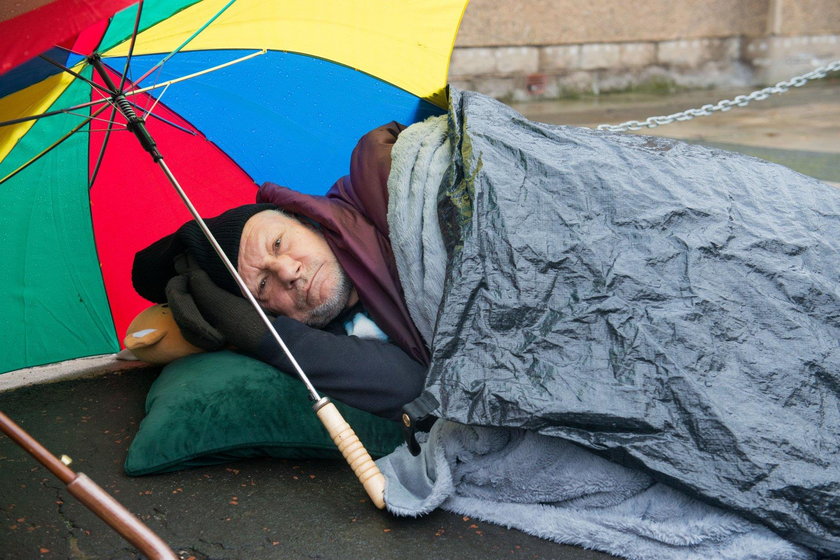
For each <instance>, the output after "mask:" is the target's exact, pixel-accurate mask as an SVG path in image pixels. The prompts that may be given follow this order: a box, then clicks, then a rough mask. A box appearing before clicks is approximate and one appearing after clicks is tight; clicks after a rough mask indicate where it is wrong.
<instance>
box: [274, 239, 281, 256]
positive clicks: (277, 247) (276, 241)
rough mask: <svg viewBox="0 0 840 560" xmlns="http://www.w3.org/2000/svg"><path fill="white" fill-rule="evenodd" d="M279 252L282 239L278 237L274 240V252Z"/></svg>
mask: <svg viewBox="0 0 840 560" xmlns="http://www.w3.org/2000/svg"><path fill="white" fill-rule="evenodd" d="M279 250H280V238H279V237H278V238H277V239H275V240H274V252H275V253H276V252H277V251H279Z"/></svg>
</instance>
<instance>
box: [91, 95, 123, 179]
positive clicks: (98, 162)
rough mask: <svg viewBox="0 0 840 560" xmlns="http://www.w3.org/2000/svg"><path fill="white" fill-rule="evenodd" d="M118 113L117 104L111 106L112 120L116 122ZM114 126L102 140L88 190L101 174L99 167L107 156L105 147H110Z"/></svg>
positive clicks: (107, 130)
mask: <svg viewBox="0 0 840 560" xmlns="http://www.w3.org/2000/svg"><path fill="white" fill-rule="evenodd" d="M116 114H117V108H116V106H114V107H111V118H110V119H109V121H110V122H114V117H115V116H116ZM113 130H114V129H113V128H108V129H106V130H105V139H104V140H103V141H102V147H101V148H100V149H99V155H98V156H97V157H96V164H95V165H94V166H93V172H92V173H91V174H90V180H89V181H88V190H90V189H91V188H93V183H94V181H96V176H97V175H98V174H99V167H100V166H101V165H102V160H103V159H104V158H105V148H107V147H108V140H109V139H110V138H111V132H112V131H113Z"/></svg>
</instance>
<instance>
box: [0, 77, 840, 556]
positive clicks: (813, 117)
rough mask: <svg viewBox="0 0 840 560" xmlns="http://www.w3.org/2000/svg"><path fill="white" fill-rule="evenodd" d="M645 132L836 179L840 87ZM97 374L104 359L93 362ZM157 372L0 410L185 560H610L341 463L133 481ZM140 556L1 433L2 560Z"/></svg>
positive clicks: (584, 105) (688, 99)
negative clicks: (130, 457)
mask: <svg viewBox="0 0 840 560" xmlns="http://www.w3.org/2000/svg"><path fill="white" fill-rule="evenodd" d="M738 93H744V92H710V91H704V92H692V93H683V94H679V95H673V96H667V97H663V96H650V95H648V96H642V95H629V94H625V95H619V96H604V97H601V98H598V99H591V100H590V99H581V100H576V101H565V102H554V103H548V102H541V103H531V104H527V105H523V104H519V105H517V106H516V108H517V109H518V110H519V111H521V112H523V113H524V114H525V115H526V116H528V117H529V118H532V119H534V120H539V121H544V122H553V123H562V124H573V125H581V126H590V125H597V124H599V123H619V122H623V121H626V120H630V119H635V120H643V119H644V118H646V117H648V116H651V115H662V114H669V113H673V112H676V111H680V110H683V109H686V108H689V107H697V106H700V105H702V104H705V103H710V102H711V103H714V102H716V101H717V100H719V99H723V98H731V97H733V96H734V95H736V94H738ZM644 133H646V134H660V135H664V136H672V137H677V138H683V139H686V140H689V141H692V142H702V143H706V144H714V145H721V146H725V147H727V148H729V149H733V150H736V151H742V152H745V153H750V154H753V155H757V156H759V157H763V158H765V159H770V160H772V161H777V162H780V163H784V164H786V165H788V166H790V167H793V168H794V169H797V170H799V171H801V172H803V173H807V174H811V175H813V176H815V177H818V178H820V179H822V180H825V181H828V182H833V183H835V184H838V185H840V83H838V82H825V83H822V84H815V85H809V86H805V87H804V88H802V89H800V90H794V91H792V92H791V93H788V94H785V95H782V96H778V97H775V98H773V99H769V100H766V101H762V102H756V103H754V104H752V105H751V106H750V107H747V108H744V109H737V110H733V111H730V112H728V113H723V114H716V115H714V116H712V117H705V118H699V119H694V120H692V121H688V122H682V123H676V124H672V125H667V126H664V127H661V128H657V129H652V130H646V131H644ZM79 369H81V370H82V371H87V372H90V371H91V369H90V368H87V367H79V366H74V365H72V364H68V365H66V366H65V365H61V366H57V367H53V368H51V369H50V370H49V372H48V376H50V377H54V376H55V375H56V374H70V376H71V377H72V376H73V375H74V374H73V370H79ZM102 369H104V370H106V371H107V370H109V366H108V364H107V363H106V366H105V367H104V368H103V367H101V366H99V367H98V368H96V370H97V371H101V370H102ZM110 369H116V366H111V367H110ZM158 371H159V370H157V369H156V368H150V367H141V368H134V369H127V370H123V371H118V372H110V373H106V374H104V375H97V376H96V377H94V378H82V379H72V378H71V379H65V380H62V381H57V382H53V383H48V384H40V385H35V386H31V387H22V388H13V387H14V386H15V384H16V380H19V379H24V378H31V377H32V375H33V373H32V372H29V373H27V374H26V375H23V374H21V375H17V374H14V373H12V374H5V375H3V376H2V377H3V380H2V381H3V383H2V384H0V391H2V392H0V410H2V411H4V412H5V413H6V414H8V415H9V416H11V417H12V418H13V419H14V420H15V421H17V422H18V423H19V424H20V425H21V426H22V427H24V428H25V429H26V430H28V431H29V432H30V433H31V434H32V435H34V436H35V437H36V438H38V439H39V440H40V441H41V443H42V444H44V445H45V446H46V447H47V448H48V449H50V450H51V451H52V452H53V453H55V454H62V453H66V454H67V455H69V456H71V457H72V458H73V459H74V462H73V464H72V465H71V466H72V468H74V469H75V470H77V471H81V472H84V473H85V474H87V475H88V476H90V477H91V478H93V479H94V480H95V481H96V482H98V483H99V484H100V485H101V486H102V487H104V488H105V489H106V490H107V491H108V492H110V493H111V494H112V495H113V496H115V497H116V498H117V499H119V500H120V501H121V502H122V503H123V504H124V505H125V506H127V507H128V508H129V509H130V510H131V511H133V512H134V513H135V514H136V515H138V516H139V517H140V518H141V519H142V520H143V521H144V522H146V523H147V524H148V525H149V527H151V528H152V529H153V530H154V531H155V532H157V533H158V534H159V535H160V536H161V537H162V538H163V539H164V540H165V541H166V542H167V543H168V544H169V545H170V546H171V547H172V548H173V550H174V551H175V552H176V553H177V554H178V555H179V556H180V557H181V558H183V559H189V558H192V559H195V560H203V559H219V560H221V559H231V560H239V559H255V560H258V559H281V558H282V559H297V558H302V559H307V558H314V559H324V560H331V559H344V558H371V559H389V558H412V559H425V558H429V559H431V558H436V559H437V558H444V559H446V558H458V559H460V560H470V559H482V560H483V559H486V558H494V559H495V558H509V559H512V560H519V559H521V560H524V559H529V560H540V559H546V560H548V559H554V560H607V559H609V558H612V557H611V556H608V555H605V554H601V553H599V552H593V551H587V550H583V549H580V548H577V547H573V546H565V545H560V544H556V543H552V542H548V541H544V540H541V539H538V538H535V537H531V536H528V535H526V534H524V533H522V532H519V531H516V530H508V529H505V528H504V527H500V526H496V525H492V524H488V523H484V522H481V521H477V520H475V519H469V518H465V517H461V516H458V515H453V514H449V513H446V512H442V511H437V512H435V513H433V514H431V515H428V516H426V517H422V518H419V519H401V518H395V517H393V516H391V515H389V514H387V513H384V512H381V511H378V510H376V509H375V508H374V507H373V506H372V505H371V504H370V503H369V501H368V499H367V498H366V496H365V494H364V492H363V490H362V488H361V487H360V486H359V484H358V483H357V481H356V479H355V478H354V476H353V475H352V473H351V472H350V470H349V468H348V467H347V466H346V465H345V464H344V463H343V462H340V461H311V460H310V461H288V460H275V459H260V460H249V461H241V462H237V463H232V464H228V465H223V466H217V467H206V468H200V469H193V470H189V471H182V472H177V473H170V474H165V475H156V476H149V477H140V478H131V477H128V476H126V475H125V474H124V473H123V470H122V464H123V461H124V460H125V455H126V450H127V448H128V445H129V443H130V441H131V438H132V437H133V435H134V434H135V433H136V431H137V427H138V424H139V422H140V421H141V419H142V418H143V401H144V398H145V394H146V391H147V390H148V387H149V385H150V384H151V382H152V381H153V379H154V378H155V376H156V375H157V374H158ZM3 389H5V390H3ZM138 557H139V556H138V554H137V552H136V551H135V550H134V549H132V548H131V547H130V546H129V545H128V544H127V543H125V542H124V541H123V540H122V539H121V538H120V537H119V536H118V535H117V534H116V533H115V532H113V531H112V530H111V529H109V528H108V527H107V526H106V525H105V524H104V523H103V522H102V521H100V520H99V519H97V518H96V517H95V516H94V515H93V514H92V513H90V512H89V511H88V510H87V509H86V508H84V507H83V506H81V505H80V504H79V503H78V502H77V501H76V500H75V499H74V498H72V497H71V496H70V495H69V493H68V492H67V490H66V489H65V488H63V486H62V484H61V483H60V482H59V481H58V479H56V478H55V477H53V476H52V475H51V474H50V473H49V472H48V471H47V470H46V469H44V468H43V467H42V466H40V464H38V463H37V462H35V461H34V460H33V459H32V458H31V457H29V455H27V454H26V453H25V452H24V451H23V450H21V449H20V448H19V447H17V446H16V445H14V444H13V443H12V442H11V441H10V440H9V439H8V438H6V437H3V436H0V560H28V559H36V558H44V559H62V560H63V559H69V558H72V559H80V560H82V559H83V560H100V559H102V560H104V559H121V558H138Z"/></svg>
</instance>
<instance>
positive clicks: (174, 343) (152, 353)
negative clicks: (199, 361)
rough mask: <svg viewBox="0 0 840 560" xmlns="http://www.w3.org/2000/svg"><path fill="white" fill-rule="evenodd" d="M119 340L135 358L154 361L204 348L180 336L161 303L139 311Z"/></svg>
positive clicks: (167, 309) (173, 320)
mask: <svg viewBox="0 0 840 560" xmlns="http://www.w3.org/2000/svg"><path fill="white" fill-rule="evenodd" d="M123 344H125V347H126V348H127V349H128V350H130V351H131V353H132V354H134V356H135V357H136V358H137V359H138V360H142V361H144V362H148V363H150V364H156V365H163V364H168V363H169V362H172V361H174V360H177V359H178V358H183V357H184V356H189V355H190V354H197V353H199V352H204V350H202V349H201V348H199V347H197V346H193V345H192V344H190V343H189V342H187V341H186V340H185V339H184V337H183V336H182V335H181V329H180V328H179V327H178V324H177V323H176V322H175V319H174V318H173V317H172V312H171V311H170V310H169V306H168V305H167V304H165V303H163V304H157V305H153V306H151V307H148V308H146V309H144V310H143V311H141V312H140V313H139V314H138V315H137V317H135V318H134V320H133V321H132V322H131V324H130V325H129V326H128V331H127V334H126V336H125V338H124V339H123Z"/></svg>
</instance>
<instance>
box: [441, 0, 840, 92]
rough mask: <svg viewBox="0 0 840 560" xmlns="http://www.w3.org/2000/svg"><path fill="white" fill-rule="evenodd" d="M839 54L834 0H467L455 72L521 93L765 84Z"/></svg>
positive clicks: (465, 84)
mask: <svg viewBox="0 0 840 560" xmlns="http://www.w3.org/2000/svg"><path fill="white" fill-rule="evenodd" d="M837 59H840V1H838V0H680V1H679V2H674V1H673V0H598V1H595V2H580V0H520V1H510V0H471V2H470V4H469V5H468V7H467V11H466V13H465V15H464V20H463V22H462V25H461V29H460V31H459V34H458V38H457V41H456V43H455V50H454V52H453V55H452V61H451V65H450V73H449V76H450V82H451V83H453V84H454V85H456V86H458V87H461V88H466V89H473V90H477V91H481V92H484V93H487V94H488V95H492V96H494V97H497V98H501V99H511V100H515V101H523V100H528V99H544V98H555V97H560V96H568V95H575V94H580V93H594V94H598V93H601V92H607V91H620V90H627V89H645V88H648V89H650V88H654V89H662V88H674V87H687V88H702V87H749V86H759V85H766V84H772V83H776V82H778V81H780V80H783V79H787V78H789V77H791V76H793V75H796V74H800V73H803V72H806V71H808V70H810V69H812V68H814V67H817V66H820V65H823V64H826V63H828V62H831V61H833V60H837Z"/></svg>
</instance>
